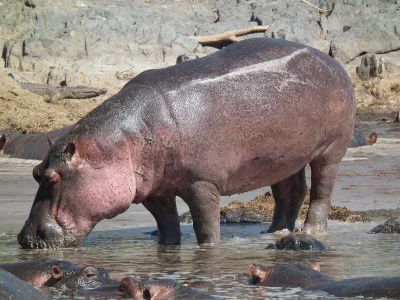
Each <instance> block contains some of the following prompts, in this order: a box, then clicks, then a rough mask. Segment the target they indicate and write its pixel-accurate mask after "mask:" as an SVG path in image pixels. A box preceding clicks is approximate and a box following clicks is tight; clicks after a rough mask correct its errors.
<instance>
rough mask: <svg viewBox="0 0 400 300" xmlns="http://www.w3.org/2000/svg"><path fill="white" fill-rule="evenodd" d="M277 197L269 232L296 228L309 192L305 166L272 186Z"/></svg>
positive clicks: (275, 197)
mask: <svg viewBox="0 0 400 300" xmlns="http://www.w3.org/2000/svg"><path fill="white" fill-rule="evenodd" d="M271 189H272V194H273V196H274V199H275V209H274V216H273V218H272V224H271V226H270V227H269V228H268V231H267V232H268V233H272V232H275V231H278V230H282V229H288V230H290V231H293V230H294V227H295V222H296V219H297V216H298V214H299V210H300V207H301V204H302V203H303V201H304V197H305V195H306V192H307V185H306V176H305V168H302V169H301V170H300V171H298V172H297V173H296V174H294V175H292V176H290V177H288V178H286V179H284V180H282V181H280V182H278V183H276V184H274V185H272V186H271Z"/></svg>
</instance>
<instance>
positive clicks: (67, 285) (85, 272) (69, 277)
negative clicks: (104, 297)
mask: <svg viewBox="0 0 400 300" xmlns="http://www.w3.org/2000/svg"><path fill="white" fill-rule="evenodd" d="M52 273H53V278H54V279H55V281H56V282H54V281H53V282H51V283H48V284H46V285H47V286H53V287H56V288H61V289H63V290H67V291H70V292H72V291H76V290H81V289H85V290H86V289H96V288H99V287H102V286H104V285H108V284H110V283H112V280H111V279H110V276H109V274H108V272H107V271H106V270H105V269H103V268H96V267H93V266H85V267H83V268H81V269H80V270H78V271H76V272H72V273H69V274H66V275H65V274H63V270H61V269H60V268H59V267H58V266H53V268H52Z"/></svg>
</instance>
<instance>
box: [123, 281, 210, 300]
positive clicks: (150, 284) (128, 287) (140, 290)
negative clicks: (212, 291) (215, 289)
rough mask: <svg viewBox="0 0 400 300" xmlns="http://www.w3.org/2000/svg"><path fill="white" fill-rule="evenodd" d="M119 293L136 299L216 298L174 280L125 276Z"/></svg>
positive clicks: (183, 299) (177, 299)
mask: <svg viewBox="0 0 400 300" xmlns="http://www.w3.org/2000/svg"><path fill="white" fill-rule="evenodd" d="M117 295H118V296H120V297H122V298H133V299H134V300H143V299H152V300H164V299H165V300H166V299H175V300H186V299H187V300H189V299H215V298H214V297H212V296H210V295H208V294H206V293H203V292H200V291H197V290H195V289H193V288H190V287H188V286H185V285H182V284H179V283H177V282H176V281H174V280H170V279H153V280H136V279H134V278H132V277H125V278H124V279H122V280H121V284H120V286H119V288H118V291H117Z"/></svg>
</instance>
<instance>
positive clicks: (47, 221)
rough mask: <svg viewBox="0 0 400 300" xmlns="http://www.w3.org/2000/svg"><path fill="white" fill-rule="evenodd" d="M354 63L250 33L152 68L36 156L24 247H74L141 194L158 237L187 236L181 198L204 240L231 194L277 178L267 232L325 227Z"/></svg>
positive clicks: (168, 240)
mask: <svg viewBox="0 0 400 300" xmlns="http://www.w3.org/2000/svg"><path fill="white" fill-rule="evenodd" d="M354 114H355V106H354V95H353V88H352V84H351V82H350V79H349V78H348V76H347V74H346V72H345V71H344V70H343V68H342V67H341V66H340V64H339V63H337V62H336V61H335V60H333V59H332V58H331V57H329V56H328V55H325V54H324V53H322V52H320V51H318V50H315V49H313V48H310V47H307V46H304V45H301V44H297V43H292V42H287V41H282V40H274V39H249V40H246V41H242V42H239V43H235V44H233V45H231V46H229V47H226V48H225V49H223V50H221V51H218V52H217V53H215V54H213V55H210V56H207V57H205V58H201V59H197V60H192V61H188V62H184V63H181V64H178V65H176V66H172V67H169V68H165V69H159V70H148V71H145V72H143V73H141V74H140V75H138V76H137V77H135V78H134V79H132V80H131V81H130V82H129V83H127V84H126V85H125V87H124V88H123V89H122V90H121V91H120V92H119V93H118V94H116V95H115V96H113V97H112V98H110V99H108V100H107V101H105V102H104V103H103V104H102V105H100V106H99V107H97V108H96V109H94V110H93V111H91V112H90V113H89V114H88V115H87V116H85V117H84V118H83V119H81V120H80V121H79V122H78V123H77V124H76V125H75V127H74V128H73V129H72V130H71V132H69V133H68V134H66V135H65V136H64V137H62V138H60V139H59V140H58V141H57V142H56V143H55V144H54V145H53V146H52V147H51V148H50V150H49V152H48V153H47V156H46V158H45V159H44V160H43V162H42V163H41V164H40V165H38V166H36V167H35V170H34V176H35V179H36V180H37V181H38V182H39V183H40V186H39V189H38V192H37V194H36V198H35V200H34V203H33V205H32V209H31V213H30V215H29V218H28V220H27V221H26V224H25V226H24V227H23V228H22V230H21V232H20V234H19V235H18V241H19V243H20V244H21V245H22V247H25V248H48V247H66V246H75V245H77V244H78V243H79V242H81V241H83V240H84V238H85V237H86V236H87V235H88V234H89V232H90V231H91V230H92V228H93V227H94V226H95V225H96V223H98V222H99V221H101V220H102V219H104V218H113V217H114V216H116V215H118V214H120V213H122V212H124V211H125V210H127V209H128V208H129V206H130V205H131V203H136V204H138V203H142V204H143V205H144V206H145V207H146V208H147V209H148V210H149V211H150V212H151V213H152V215H153V216H154V218H155V219H156V221H157V226H158V229H159V233H160V239H159V243H160V244H179V243H180V238H181V234H180V224H179V218H178V212H177V209H176V203H175V197H176V196H180V197H181V198H182V199H183V200H184V201H185V202H186V203H187V204H188V206H189V209H190V211H191V214H192V216H193V227H194V230H195V233H196V236H197V240H198V242H199V243H218V242H219V241H220V213H219V211H220V207H219V199H220V196H221V195H233V194H236V193H243V192H247V191H251V190H254V189H257V188H261V187H264V186H267V185H271V187H272V191H273V194H274V197H275V204H276V205H275V213H274V217H273V222H272V224H271V226H270V228H269V232H274V231H277V230H281V229H285V228H287V229H289V230H290V231H293V230H294V227H295V220H296V218H297V215H298V211H299V209H300V206H301V204H302V202H303V200H304V196H305V193H306V181H305V171H304V170H305V167H306V165H307V164H310V166H311V171H312V174H311V176H312V178H311V199H310V207H309V210H308V215H307V218H306V221H305V223H304V225H303V228H302V230H304V231H306V232H314V231H315V232H325V231H326V228H327V217H328V209H329V206H330V199H331V194H332V189H333V185H334V182H335V178H336V175H337V171H338V167H339V162H340V161H341V159H342V157H343V156H344V154H345V152H346V149H347V144H348V142H349V140H350V138H351V136H352V132H353V126H354Z"/></svg>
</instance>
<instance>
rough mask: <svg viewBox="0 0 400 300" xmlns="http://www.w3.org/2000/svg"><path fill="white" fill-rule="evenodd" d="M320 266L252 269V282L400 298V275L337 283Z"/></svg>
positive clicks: (279, 266) (253, 267)
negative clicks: (323, 272)
mask: <svg viewBox="0 0 400 300" xmlns="http://www.w3.org/2000/svg"><path fill="white" fill-rule="evenodd" d="M319 269H320V267H319V264H318V263H314V264H313V265H312V266H310V267H309V266H306V265H302V264H285V265H277V266H275V267H263V266H261V265H255V264H252V265H250V266H249V274H250V275H251V279H250V283H251V284H256V285H262V286H276V287H301V288H304V289H306V290H315V291H317V290H319V291H324V292H326V293H328V294H330V295H333V296H336V297H357V296H363V297H386V298H393V299H398V298H399V297H400V276H398V277H390V278H384V277H363V278H353V279H346V280H339V281H336V280H334V279H333V278H331V277H329V276H326V275H323V274H321V273H320V272H319Z"/></svg>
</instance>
